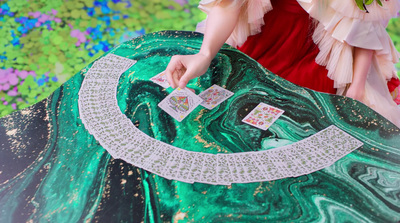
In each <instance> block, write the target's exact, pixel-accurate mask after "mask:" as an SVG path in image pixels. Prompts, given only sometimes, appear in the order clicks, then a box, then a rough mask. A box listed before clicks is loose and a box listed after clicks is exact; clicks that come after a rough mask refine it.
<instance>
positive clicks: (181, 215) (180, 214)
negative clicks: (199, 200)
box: [173, 211, 188, 223]
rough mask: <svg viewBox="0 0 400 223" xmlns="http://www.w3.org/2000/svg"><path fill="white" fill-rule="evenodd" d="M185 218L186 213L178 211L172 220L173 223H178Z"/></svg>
mask: <svg viewBox="0 0 400 223" xmlns="http://www.w3.org/2000/svg"><path fill="white" fill-rule="evenodd" d="M187 217H188V215H187V212H181V211H178V212H177V213H176V214H175V216H174V218H173V219H174V223H178V222H179V221H180V220H184V219H185V218H187Z"/></svg>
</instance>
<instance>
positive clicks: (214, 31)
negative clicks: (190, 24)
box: [165, 0, 241, 88]
mask: <svg viewBox="0 0 400 223" xmlns="http://www.w3.org/2000/svg"><path fill="white" fill-rule="evenodd" d="M232 3H233V0H223V1H222V2H221V3H219V4H218V5H216V6H214V7H213V8H212V10H211V12H210V13H209V14H208V17H207V22H206V30H205V33H204V39H203V43H202V45H201V49H200V52H199V53H197V54H194V55H177V56H173V57H172V58H171V61H170V62H169V64H168V66H167V69H166V70H165V72H166V76H167V80H168V82H169V84H170V85H171V87H172V88H176V87H178V86H179V87H180V88H185V87H186V85H187V83H188V82H189V81H190V80H191V79H193V78H195V77H198V76H201V75H203V74H204V73H205V72H206V71H207V69H208V67H209V66H210V63H211V60H212V59H213V58H214V57H215V55H216V54H217V53H218V51H219V49H220V48H221V47H222V45H223V44H224V43H225V42H226V40H227V39H228V38H229V36H230V35H231V33H232V32H233V30H234V28H235V26H236V24H237V22H238V19H239V13H240V6H241V4H240V3H237V4H236V5H232Z"/></svg>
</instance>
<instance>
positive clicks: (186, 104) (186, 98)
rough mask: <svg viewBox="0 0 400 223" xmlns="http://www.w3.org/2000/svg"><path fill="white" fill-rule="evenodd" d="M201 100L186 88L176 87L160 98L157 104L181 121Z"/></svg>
mask: <svg viewBox="0 0 400 223" xmlns="http://www.w3.org/2000/svg"><path fill="white" fill-rule="evenodd" d="M202 101H203V100H202V99H201V98H200V97H199V96H197V95H196V94H194V93H193V92H191V91H190V90H188V89H187V88H185V89H180V88H177V89H176V90H175V91H173V92H172V93H171V94H169V95H168V96H167V97H166V98H164V100H162V101H161V102H160V103H159V104H158V106H159V107H160V108H162V109H163V110H164V111H165V112H167V113H168V114H169V115H171V116H172V117H173V118H175V119H176V120H178V121H179V122H180V121H182V120H183V119H184V118H185V117H186V116H188V115H189V114H190V112H192V111H193V110H194V109H195V108H196V107H197V106H198V105H199V104H200V103H201V102H202Z"/></svg>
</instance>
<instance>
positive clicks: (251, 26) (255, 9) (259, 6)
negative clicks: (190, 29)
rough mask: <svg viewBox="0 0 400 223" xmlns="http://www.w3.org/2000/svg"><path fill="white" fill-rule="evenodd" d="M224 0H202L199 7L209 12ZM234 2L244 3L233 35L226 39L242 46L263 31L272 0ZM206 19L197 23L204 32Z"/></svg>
mask: <svg viewBox="0 0 400 223" xmlns="http://www.w3.org/2000/svg"><path fill="white" fill-rule="evenodd" d="M221 1H222V0H202V1H200V4H199V8H200V9H201V10H202V11H204V12H205V13H207V14H208V13H209V12H210V11H211V8H212V7H213V6H215V5H217V4H219V3H220V2H221ZM233 4H243V5H242V7H241V11H240V15H239V21H238V24H237V25H236V27H235V29H234V31H233V32H232V34H231V36H230V37H229V38H228V40H227V41H226V42H227V43H228V44H229V45H231V46H234V47H237V46H241V45H242V44H243V43H244V42H245V41H246V40H247V37H248V36H250V35H255V34H257V33H260V32H261V27H262V25H264V15H265V13H267V12H269V11H271V10H272V5H271V2H270V0H235V1H234V2H233ZM205 26H206V20H204V21H202V22H200V23H199V24H198V25H197V28H196V31H197V32H201V33H204V32H205Z"/></svg>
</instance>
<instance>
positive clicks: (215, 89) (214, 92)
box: [199, 84, 234, 110]
mask: <svg viewBox="0 0 400 223" xmlns="http://www.w3.org/2000/svg"><path fill="white" fill-rule="evenodd" d="M233 94H234V93H233V92H231V91H228V90H226V89H224V88H222V87H220V86H218V85H216V84H214V85H213V86H211V87H210V88H208V89H207V90H205V91H203V92H201V93H200V94H199V97H200V98H202V99H203V102H202V103H201V106H203V107H205V108H208V109H210V110H211V109H213V108H215V107H216V106H218V105H219V104H221V103H222V102H224V101H225V100H226V99H228V98H229V97H231V96H232V95H233Z"/></svg>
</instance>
